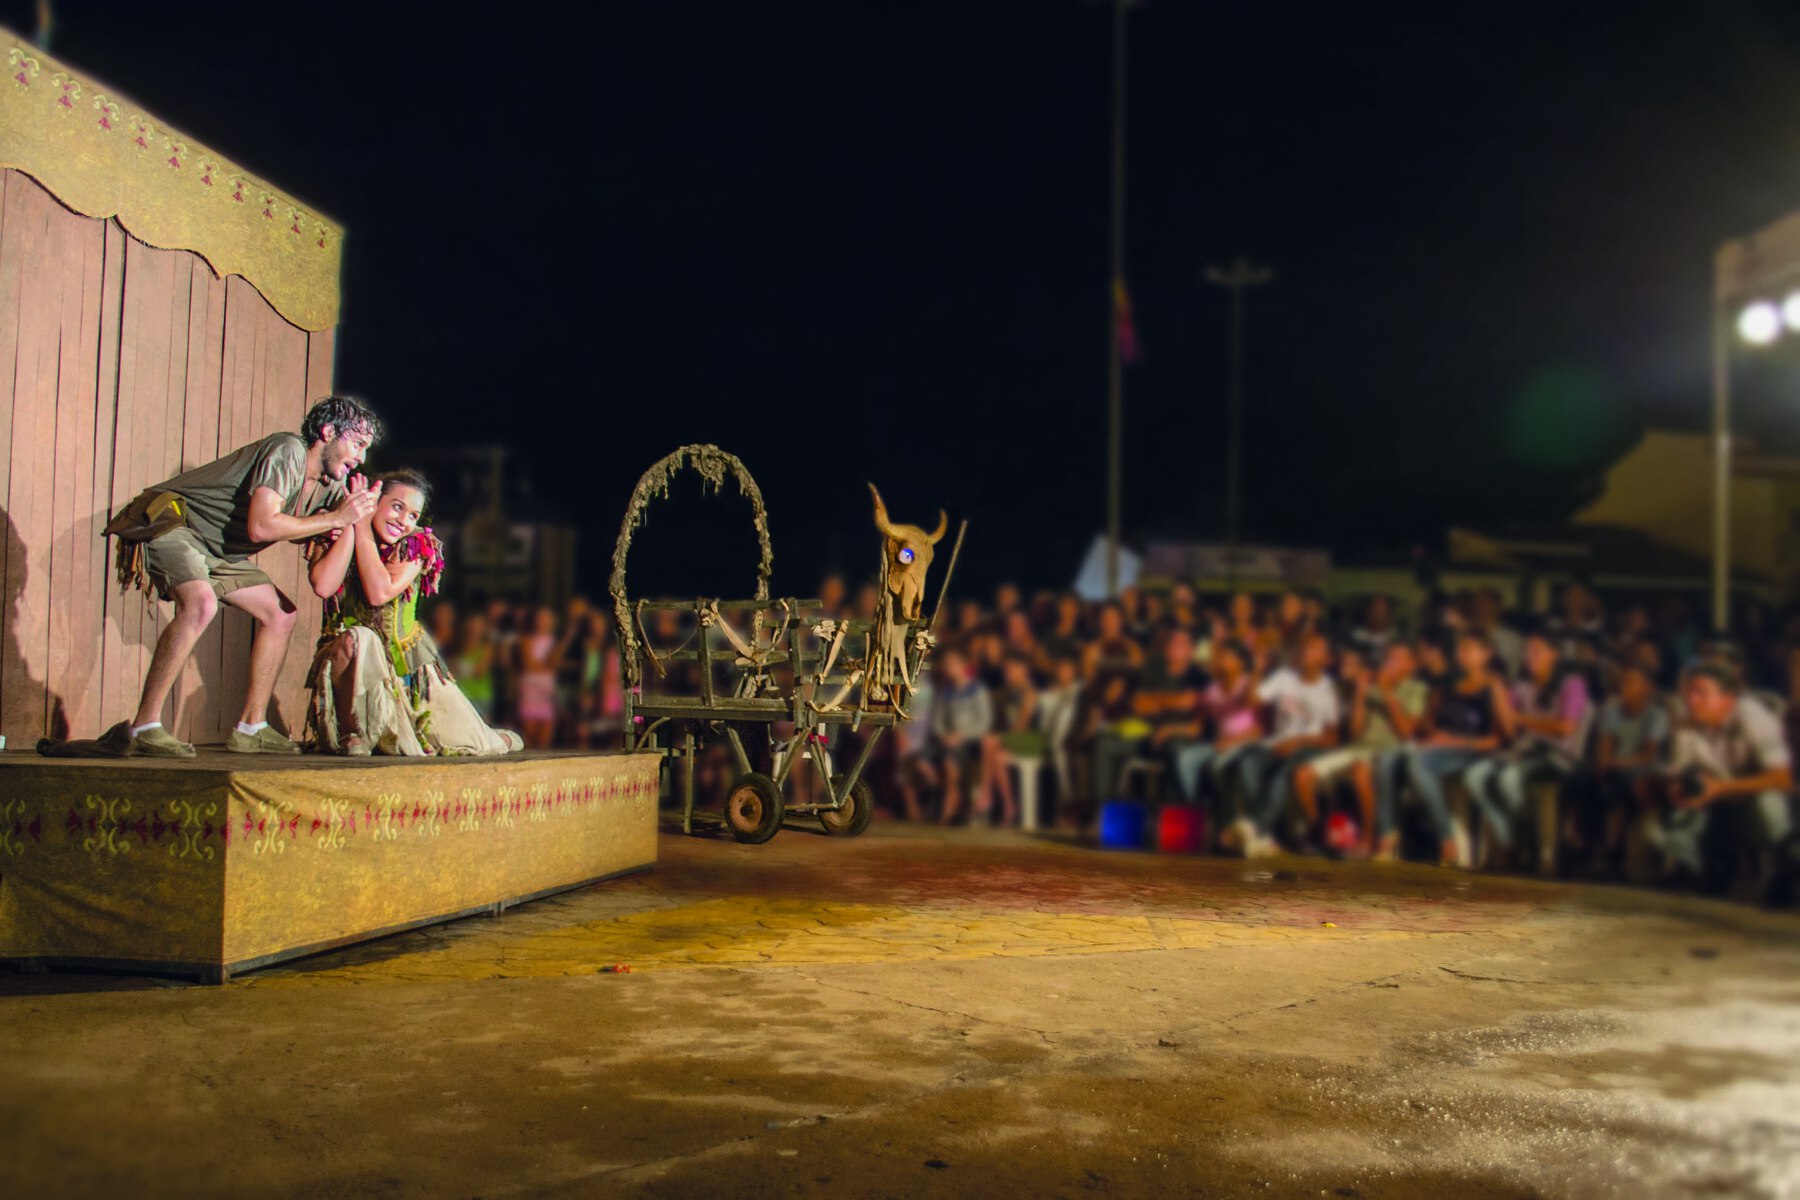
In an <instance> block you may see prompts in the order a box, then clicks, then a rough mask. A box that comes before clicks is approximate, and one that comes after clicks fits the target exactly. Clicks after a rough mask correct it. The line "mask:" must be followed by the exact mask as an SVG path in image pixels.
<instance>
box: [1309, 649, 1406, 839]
mask: <svg viewBox="0 0 1800 1200" xmlns="http://www.w3.org/2000/svg"><path fill="white" fill-rule="evenodd" d="M1345 661H1346V666H1345V667H1344V668H1343V669H1341V670H1340V672H1339V674H1340V677H1341V678H1342V679H1343V681H1344V682H1345V683H1346V684H1348V685H1350V688H1351V693H1350V703H1349V719H1348V721H1347V722H1346V724H1347V727H1348V733H1349V740H1348V743H1347V744H1346V745H1345V746H1344V747H1343V748H1342V749H1339V750H1333V751H1329V752H1327V753H1325V754H1321V755H1320V756H1319V757H1317V758H1315V759H1313V760H1312V761H1311V762H1308V763H1306V764H1304V765H1303V766H1301V767H1300V769H1299V770H1298V771H1296V772H1294V799H1295V800H1296V801H1297V802H1298V803H1299V805H1300V811H1301V813H1302V814H1303V815H1304V816H1305V818H1306V821H1307V823H1308V824H1309V825H1310V824H1311V823H1312V822H1313V821H1316V820H1317V819H1318V815H1319V802H1318V795H1319V790H1320V789H1321V788H1329V787H1331V786H1332V785H1333V784H1335V783H1337V782H1338V781H1339V780H1342V779H1345V778H1348V779H1349V780H1350V781H1351V783H1352V785H1353V786H1354V787H1355V789H1356V798H1357V808H1358V811H1359V812H1360V813H1361V816H1362V820H1361V823H1360V824H1361V829H1360V833H1361V843H1362V844H1361V846H1360V847H1359V852H1360V856H1361V857H1365V858H1366V857H1369V856H1371V855H1373V854H1375V853H1376V851H1377V844H1376V830H1375V824H1376V812H1377V808H1378V804H1377V800H1378V793H1380V796H1379V799H1381V800H1382V801H1383V802H1384V804H1383V805H1382V806H1384V807H1386V808H1387V809H1388V810H1389V811H1392V808H1393V789H1394V786H1395V779H1394V771H1395V768H1396V767H1397V766H1398V764H1399V751H1400V749H1401V747H1403V746H1405V745H1406V743H1407V742H1408V740H1409V739H1411V737H1412V736H1413V733H1414V731H1415V730H1417V729H1418V727H1419V723H1420V722H1421V721H1422V720H1423V719H1424V717H1425V705H1426V702H1427V701H1428V700H1429V699H1430V689H1428V688H1427V687H1426V686H1425V684H1424V683H1422V682H1420V681H1419V680H1418V679H1417V678H1415V669H1416V668H1415V662H1414V658H1413V652H1412V647H1410V646H1408V645H1407V644H1406V643H1405V642H1394V643H1392V644H1390V645H1389V646H1388V648H1387V651H1386V653H1385V654H1383V655H1382V658H1381V670H1380V673H1379V674H1375V673H1373V672H1371V671H1369V670H1368V669H1367V668H1366V667H1364V666H1361V665H1360V664H1358V665H1354V666H1352V665H1350V664H1351V663H1353V662H1355V661H1356V660H1352V659H1350V657H1349V656H1348V655H1346V656H1345ZM1398 840H1399V839H1398V837H1395V838H1394V841H1393V843H1392V844H1390V845H1388V846H1387V847H1385V849H1386V851H1387V857H1390V858H1391V857H1394V856H1395V852H1396V851H1397V850H1398Z"/></svg>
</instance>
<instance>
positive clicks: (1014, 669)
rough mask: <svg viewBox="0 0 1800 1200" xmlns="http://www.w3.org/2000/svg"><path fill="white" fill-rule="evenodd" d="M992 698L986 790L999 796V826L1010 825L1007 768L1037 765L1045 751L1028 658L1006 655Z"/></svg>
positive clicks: (1013, 807) (1014, 812) (1013, 803)
mask: <svg viewBox="0 0 1800 1200" xmlns="http://www.w3.org/2000/svg"><path fill="white" fill-rule="evenodd" d="M1014 615H1015V616H1018V615H1021V614H1017V613H1015V614H1014ZM995 698H996V701H997V704H996V707H997V708H998V710H999V712H998V721H997V723H996V732H995V733H994V734H993V740H992V743H991V745H992V747H993V752H992V759H991V764H990V769H989V771H988V779H987V784H986V787H987V788H988V789H991V790H992V791H994V792H997V793H998V794H999V796H1000V807H1001V822H1002V823H1003V824H1006V825H1012V824H1015V823H1016V821H1017V817H1018V811H1019V810H1018V803H1017V799H1016V797H1015V796H1014V795H1013V786H1012V774H1011V773H1010V771H1009V770H1008V768H1010V767H1011V766H1012V765H1013V764H1014V763H1015V762H1016V761H1017V760H1019V759H1031V760H1039V761H1041V760H1042V759H1043V757H1044V750H1045V741H1044V734H1043V732H1042V731H1041V730H1040V729H1039V728H1038V692H1037V689H1036V688H1035V687H1034V686H1032V682H1031V658H1030V656H1029V655H1026V654H1009V655H1007V658H1006V666H1005V670H1004V673H1003V679H1002V681H1001V686H1000V690H999V691H998V692H997V693H995Z"/></svg>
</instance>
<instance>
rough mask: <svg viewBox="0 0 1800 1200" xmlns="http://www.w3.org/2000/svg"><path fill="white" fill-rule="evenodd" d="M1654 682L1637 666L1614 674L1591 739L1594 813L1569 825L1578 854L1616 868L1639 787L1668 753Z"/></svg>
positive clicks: (1663, 711) (1665, 713)
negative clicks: (1593, 854) (1592, 853)
mask: <svg viewBox="0 0 1800 1200" xmlns="http://www.w3.org/2000/svg"><path fill="white" fill-rule="evenodd" d="M1654 679H1655V676H1654V674H1653V673H1651V672H1650V671H1647V670H1645V669H1644V667H1643V665H1642V664H1640V663H1636V662H1626V663H1624V664H1623V665H1621V667H1620V668H1619V676H1618V684H1617V690H1616V691H1615V692H1614V694H1613V695H1611V696H1608V697H1607V699H1606V703H1604V704H1602V705H1601V706H1600V716H1599V718H1598V721H1597V723H1596V724H1597V727H1596V729H1595V737H1594V753H1593V765H1594V787H1593V790H1592V801H1593V808H1592V809H1591V810H1590V811H1589V813H1588V817H1587V819H1586V820H1580V819H1577V820H1574V821H1571V822H1570V823H1569V827H1568V830H1567V833H1566V835H1565V840H1566V841H1567V842H1568V843H1569V846H1570V849H1572V850H1574V851H1575V852H1577V853H1580V852H1581V851H1583V850H1585V849H1587V848H1588V847H1590V846H1597V848H1598V857H1599V858H1600V860H1601V861H1603V862H1607V863H1616V862H1617V861H1618V860H1619V859H1620V857H1621V855H1622V854H1623V852H1624V835H1625V824H1626V822H1627V820H1629V818H1630V815H1631V814H1632V812H1634V811H1635V810H1636V807H1637V803H1636V802H1637V796H1638V792H1639V787H1640V783H1641V781H1642V780H1644V779H1645V778H1646V777H1647V776H1649V775H1651V774H1652V773H1654V772H1655V771H1656V770H1657V767H1658V764H1659V763H1661V762H1662V761H1663V756H1664V755H1665V754H1666V753H1667V751H1668V748H1669V731H1670V722H1669V710H1668V706H1667V705H1665V704H1663V703H1661V702H1660V700H1659V698H1658V697H1657V695H1656V686H1655V684H1654V682H1653V680H1654Z"/></svg>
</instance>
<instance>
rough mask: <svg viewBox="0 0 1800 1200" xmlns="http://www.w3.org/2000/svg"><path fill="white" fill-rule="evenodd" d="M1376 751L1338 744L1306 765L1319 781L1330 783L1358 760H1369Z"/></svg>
mask: <svg viewBox="0 0 1800 1200" xmlns="http://www.w3.org/2000/svg"><path fill="white" fill-rule="evenodd" d="M1375 754H1376V752H1375V751H1374V750H1370V749H1368V748H1367V747H1364V746H1340V747H1338V748H1337V749H1335V750H1327V751H1325V753H1323V754H1321V755H1319V756H1318V757H1317V758H1315V759H1313V760H1311V761H1310V762H1308V763H1307V764H1306V765H1307V766H1309V767H1311V768H1312V771H1313V775H1314V777H1316V778H1317V779H1318V781H1319V782H1320V783H1332V782H1334V781H1335V780H1336V779H1337V778H1338V777H1339V776H1341V775H1343V774H1345V773H1346V772H1348V771H1349V770H1350V768H1351V767H1354V766H1355V765H1356V764H1357V763H1359V762H1369V761H1371V760H1373V759H1374V757H1375Z"/></svg>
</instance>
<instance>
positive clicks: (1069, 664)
mask: <svg viewBox="0 0 1800 1200" xmlns="http://www.w3.org/2000/svg"><path fill="white" fill-rule="evenodd" d="M1083 690H1084V689H1083V688H1082V685H1081V667H1080V664H1078V663H1077V662H1076V661H1075V657H1074V656H1073V655H1060V656H1057V657H1054V658H1052V659H1051V660H1050V685H1049V686H1048V687H1046V688H1045V689H1044V690H1043V691H1041V692H1039V693H1038V701H1037V716H1038V728H1039V730H1041V731H1042V733H1043V737H1044V747H1045V749H1046V751H1047V752H1048V753H1049V755H1050V765H1051V767H1052V768H1053V769H1054V771H1055V774H1056V787H1057V799H1058V801H1059V802H1060V805H1061V806H1062V807H1063V808H1065V809H1066V808H1067V807H1068V803H1069V800H1070V799H1071V798H1072V797H1073V795H1074V792H1075V780H1074V774H1073V772H1072V770H1071V764H1070V761H1069V741H1070V739H1071V738H1072V737H1073V736H1074V734H1075V731H1076V728H1077V726H1078V723H1079V720H1080V716H1081V702H1082V693H1083Z"/></svg>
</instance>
